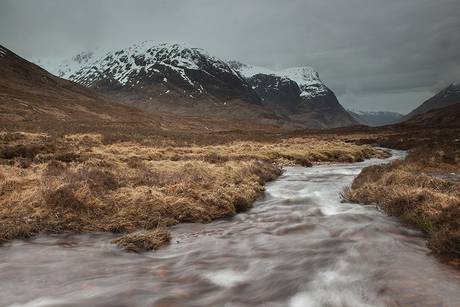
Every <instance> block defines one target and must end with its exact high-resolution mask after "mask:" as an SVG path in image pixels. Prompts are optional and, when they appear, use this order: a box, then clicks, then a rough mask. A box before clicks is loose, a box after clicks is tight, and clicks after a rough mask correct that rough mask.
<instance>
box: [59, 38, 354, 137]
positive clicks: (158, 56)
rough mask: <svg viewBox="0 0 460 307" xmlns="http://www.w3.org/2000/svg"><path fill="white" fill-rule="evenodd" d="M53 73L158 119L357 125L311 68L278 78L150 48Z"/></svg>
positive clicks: (70, 63) (183, 49) (85, 56)
mask: <svg viewBox="0 0 460 307" xmlns="http://www.w3.org/2000/svg"><path fill="white" fill-rule="evenodd" d="M54 73H55V74H57V75H59V76H62V77H64V78H68V79H69V80H72V81H75V82H77V83H80V84H82V85H85V86H86V87H88V88H90V89H92V90H95V91H97V92H99V93H102V94H105V95H108V96H111V97H113V98H116V99H118V100H119V101H121V102H122V103H125V104H127V105H130V106H135V107H138V108H141V109H144V110H148V111H150V112H152V113H155V114H159V115H211V116H223V117H230V118H237V119H242V120H246V121H255V122H259V123H265V124H275V125H281V126H284V127H287V128H302V127H312V128H332V127H340V126H350V125H356V124H358V122H357V121H356V120H355V119H354V118H353V117H352V116H350V115H349V114H348V113H347V112H346V111H345V109H343V107H342V106H341V105H340V103H339V102H338V101H337V98H336V97H335V95H334V93H333V92H332V91H331V90H329V89H328V88H327V87H326V86H325V85H324V84H323V82H322V81H321V80H320V78H319V76H318V74H317V73H316V72H315V71H314V70H313V69H312V68H310V67H301V68H292V69H288V70H284V71H280V72H274V71H269V70H267V69H263V68H259V67H254V66H250V65H248V64H243V63H238V62H231V61H228V62H227V61H223V60H221V59H218V58H216V57H214V56H213V55H211V54H209V53H207V52H206V51H204V50H202V49H200V48H195V47H192V46H189V45H186V44H183V43H177V42H170V43H160V44H158V43H155V42H152V41H147V42H143V43H141V44H137V45H133V46H130V47H127V48H124V49H121V50H118V51H115V52H109V53H107V54H106V55H105V56H103V57H101V58H96V57H95V55H94V54H93V53H81V54H79V55H77V56H76V57H74V58H72V59H70V60H67V61H65V62H64V63H63V64H62V65H60V66H59V67H58V68H57V69H56V70H55V71H54Z"/></svg>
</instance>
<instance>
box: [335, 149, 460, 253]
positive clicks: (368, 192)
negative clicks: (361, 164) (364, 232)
mask: <svg viewBox="0 0 460 307" xmlns="http://www.w3.org/2000/svg"><path fill="white" fill-rule="evenodd" d="M459 175H460V147H459V144H458V142H452V141H450V142H444V143H437V144H427V145H426V146H420V147H418V148H416V149H413V150H411V151H410V152H409V154H408V155H407V156H406V157H405V159H404V160H401V161H395V162H393V163H391V164H387V165H377V166H370V167H368V168H365V169H363V171H362V172H361V173H360V174H359V175H358V176H357V177H356V178H355V179H354V181H353V182H352V183H351V185H350V186H347V187H346V188H345V189H344V190H343V193H342V196H343V198H344V199H345V200H346V201H349V202H355V203H363V204H366V205H375V206H378V207H379V208H380V209H381V210H383V211H384V212H386V213H387V214H389V215H391V216H395V217H398V218H400V219H401V220H402V222H403V223H404V224H405V225H408V226H410V227H415V228H418V229H421V230H423V231H424V232H426V233H427V234H428V235H429V238H428V239H427V246H428V247H429V248H430V249H431V250H432V251H434V252H436V253H440V254H452V255H454V256H456V257H458V256H460V181H459V180H458V178H459Z"/></svg>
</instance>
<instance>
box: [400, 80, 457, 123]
mask: <svg viewBox="0 0 460 307" xmlns="http://www.w3.org/2000/svg"><path fill="white" fill-rule="evenodd" d="M456 103H460V83H453V84H451V85H449V86H448V87H446V88H445V89H443V90H442V91H440V92H439V93H437V94H436V95H434V96H433V97H431V98H430V99H428V100H426V101H425V102H424V103H422V104H421V105H420V106H418V107H417V108H415V109H414V110H413V111H412V112H410V113H409V114H407V115H405V116H404V117H402V118H401V119H399V120H398V122H399V123H402V122H405V121H407V120H409V119H410V118H412V117H413V116H415V115H418V114H423V113H426V112H428V111H430V110H433V109H439V108H444V107H447V106H450V105H453V104H456Z"/></svg>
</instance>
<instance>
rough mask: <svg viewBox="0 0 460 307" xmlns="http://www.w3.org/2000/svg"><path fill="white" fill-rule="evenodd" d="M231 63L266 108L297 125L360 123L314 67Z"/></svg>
mask: <svg viewBox="0 0 460 307" xmlns="http://www.w3.org/2000/svg"><path fill="white" fill-rule="evenodd" d="M228 63H229V65H230V67H232V68H233V69H234V70H236V71H238V73H239V74H240V75H241V76H242V77H243V78H244V79H245V80H246V81H247V82H248V84H249V85H250V86H251V87H252V88H253V89H254V90H255V91H256V93H257V94H258V95H259V97H260V98H261V100H262V103H263V104H264V106H265V107H267V108H269V109H271V110H274V111H276V112H278V113H280V114H282V115H284V116H287V117H289V118H290V119H291V120H292V121H294V122H295V123H297V124H300V125H303V126H308V127H314V128H333V127H341V126H350V125H356V124H358V123H357V121H356V120H355V119H353V117H352V116H351V115H350V114H348V113H347V112H346V111H345V109H344V108H343V107H342V106H341V105H340V103H339V102H338V101H337V98H336V97H335V95H334V93H333V92H332V91H331V90H330V89H328V88H327V87H326V86H325V85H324V83H323V82H322V81H321V79H320V77H319V74H318V73H317V72H316V71H315V70H314V69H313V68H311V67H294V68H289V69H284V70H281V71H272V70H269V69H266V68H263V67H256V66H252V65H248V64H244V63H240V62H236V61H229V62H228Z"/></svg>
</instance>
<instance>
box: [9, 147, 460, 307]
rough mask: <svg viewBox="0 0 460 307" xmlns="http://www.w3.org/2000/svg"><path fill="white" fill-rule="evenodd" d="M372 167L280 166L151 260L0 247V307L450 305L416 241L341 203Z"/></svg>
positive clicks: (50, 245)
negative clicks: (251, 198)
mask: <svg viewBox="0 0 460 307" xmlns="http://www.w3.org/2000/svg"><path fill="white" fill-rule="evenodd" d="M402 154H403V153H401V152H397V151H394V156H393V158H391V159H395V158H398V157H400V156H401V155H402ZM391 159H388V160H386V162H388V161H389V160H391ZM381 162H382V160H375V159H374V160H369V161H365V162H362V163H356V164H349V165H327V166H326V165H324V166H315V167H311V168H303V167H287V168H285V172H284V174H283V175H282V176H281V177H279V178H278V179H277V180H276V181H274V182H270V183H268V184H267V188H266V194H265V196H263V197H262V198H260V199H259V200H258V201H257V202H256V203H255V204H254V207H253V208H252V209H251V210H248V211H247V212H245V213H241V214H239V215H237V216H235V217H233V218H230V219H224V220H218V221H215V222H213V223H211V224H207V225H203V224H182V225H178V226H175V227H173V229H172V230H171V233H172V236H173V240H172V242H171V244H169V245H167V246H165V247H163V248H162V249H160V250H159V251H156V252H150V253H145V254H134V253H128V252H124V251H121V250H119V249H118V248H117V247H116V246H114V245H112V244H109V243H108V242H109V241H110V240H111V239H113V238H115V236H114V235H108V234H86V235H58V236H42V237H38V238H34V239H30V240H28V241H14V242H10V243H7V244H3V245H2V246H0V290H1V291H0V306H72V307H74V306H101V307H102V306H112V307H114V306H115V307H116V306H120V307H121V306H155V307H159V306H197V307H198V306H228V307H233V306H235V307H236V306H264V307H271V306H292V307H297V306H350V307H356V306H433V305H435V306H458V305H459V301H460V280H459V272H458V271H455V270H454V269H453V268H452V267H450V266H446V265H443V264H441V263H440V262H439V260H438V259H437V258H436V257H434V256H433V255H431V254H430V253H429V250H428V249H427V248H426V246H425V244H424V241H425V239H426V238H425V237H424V235H423V234H422V233H421V232H419V231H416V230H412V229H409V228H406V227H403V226H402V225H401V223H400V222H399V221H398V220H396V219H393V218H390V217H388V216H387V215H385V214H383V213H381V212H379V211H378V210H376V209H375V208H372V207H369V206H362V205H359V204H349V203H342V202H341V199H340V197H339V194H338V192H339V191H340V189H341V188H342V187H343V186H344V185H347V184H349V183H350V182H351V180H352V179H353V178H354V177H355V176H356V175H358V174H359V172H360V170H361V169H362V168H363V167H364V166H367V165H370V164H373V163H381Z"/></svg>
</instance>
